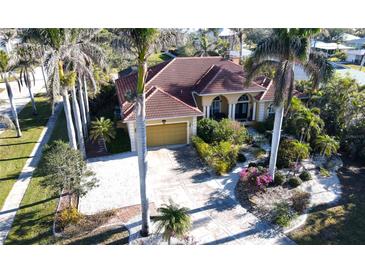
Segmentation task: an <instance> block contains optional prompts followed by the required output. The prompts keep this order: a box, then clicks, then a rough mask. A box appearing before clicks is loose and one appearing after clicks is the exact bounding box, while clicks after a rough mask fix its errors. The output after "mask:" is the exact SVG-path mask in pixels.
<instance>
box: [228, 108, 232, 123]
mask: <svg viewBox="0 0 365 274" xmlns="http://www.w3.org/2000/svg"><path fill="white" fill-rule="evenodd" d="M232 108H233V105H232V104H228V119H230V120H232V119H233V116H232Z"/></svg>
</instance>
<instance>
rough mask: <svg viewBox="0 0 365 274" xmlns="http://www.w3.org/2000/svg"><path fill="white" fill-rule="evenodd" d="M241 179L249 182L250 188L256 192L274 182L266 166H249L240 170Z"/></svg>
mask: <svg viewBox="0 0 365 274" xmlns="http://www.w3.org/2000/svg"><path fill="white" fill-rule="evenodd" d="M240 181H241V182H243V183H245V184H247V186H248V187H249V189H250V190H251V191H254V192H255V191H258V190H263V189H265V188H266V187H267V186H268V185H269V184H270V183H271V182H272V177H271V176H270V175H269V173H268V171H267V169H266V168H263V167H248V168H244V169H242V171H241V172H240Z"/></svg>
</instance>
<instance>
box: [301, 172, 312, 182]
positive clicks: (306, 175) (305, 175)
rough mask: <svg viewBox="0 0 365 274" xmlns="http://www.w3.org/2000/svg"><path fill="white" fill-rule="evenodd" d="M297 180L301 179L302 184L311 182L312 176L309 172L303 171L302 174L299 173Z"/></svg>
mask: <svg viewBox="0 0 365 274" xmlns="http://www.w3.org/2000/svg"><path fill="white" fill-rule="evenodd" d="M299 178H300V179H302V181H303V182H306V181H309V180H312V175H311V174H310V173H309V171H307V170H304V171H303V172H302V173H300V175H299Z"/></svg>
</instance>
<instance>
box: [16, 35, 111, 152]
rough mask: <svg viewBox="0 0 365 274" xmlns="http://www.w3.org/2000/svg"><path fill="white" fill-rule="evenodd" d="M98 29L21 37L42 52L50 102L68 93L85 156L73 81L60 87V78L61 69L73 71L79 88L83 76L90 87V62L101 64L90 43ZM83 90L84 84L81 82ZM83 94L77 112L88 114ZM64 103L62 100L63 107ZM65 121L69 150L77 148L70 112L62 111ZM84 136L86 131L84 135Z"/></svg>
mask: <svg viewBox="0 0 365 274" xmlns="http://www.w3.org/2000/svg"><path fill="white" fill-rule="evenodd" d="M97 33H98V30H95V29H57V28H54V29H28V30H27V31H26V32H24V34H23V35H24V36H25V37H28V38H27V39H28V40H31V41H33V42H35V43H38V44H40V45H41V46H42V48H43V49H44V53H45V55H44V60H45V61H44V64H45V67H46V71H47V74H48V92H49V96H50V98H51V100H52V102H53V104H52V105H53V106H54V102H55V101H56V98H57V97H58V96H59V95H62V97H63V99H64V100H66V99H68V92H69V91H71V94H72V95H73V96H72V98H71V99H72V101H73V106H74V116H75V124H76V128H77V137H78V138H77V139H78V142H79V146H80V150H81V152H82V153H83V155H85V146H84V140H83V138H84V133H85V132H83V131H85V126H83V124H85V119H84V118H82V117H84V116H81V115H82V113H80V108H79V106H78V102H77V95H76V90H75V84H76V79H75V81H72V84H73V87H71V86H68V87H67V88H65V87H61V77H60V74H62V73H63V72H62V71H63V70H64V69H67V70H68V71H76V72H77V73H78V74H76V76H77V77H78V80H79V81H78V82H79V86H81V85H80V77H86V78H87V79H89V80H90V81H91V83H92V84H93V86H94V88H95V89H96V86H95V85H94V83H95V81H93V73H92V70H91V69H90V65H91V64H92V62H94V63H101V64H102V63H103V61H104V55H103V51H102V49H101V48H100V47H99V46H98V45H97V44H96V43H95V42H94V40H93V39H94V38H95V36H96V35H97ZM83 86H84V87H86V85H85V81H84V85H83ZM79 92H81V87H79ZM83 92H84V95H83V96H79V101H80V103H81V109H82V112H83V109H85V112H86V113H88V109H87V107H85V106H84V105H82V103H83V102H85V100H81V99H82V98H83V99H85V98H87V94H86V92H87V91H86V88H84V89H83ZM65 104H67V102H65V101H64V105H65ZM65 115H66V120H67V124H68V127H67V128H68V135H69V139H70V144H71V146H72V147H74V148H77V145H76V138H75V134H73V133H72V130H74V128H73V124H71V120H72V118H71V110H70V111H65ZM86 133H87V132H86Z"/></svg>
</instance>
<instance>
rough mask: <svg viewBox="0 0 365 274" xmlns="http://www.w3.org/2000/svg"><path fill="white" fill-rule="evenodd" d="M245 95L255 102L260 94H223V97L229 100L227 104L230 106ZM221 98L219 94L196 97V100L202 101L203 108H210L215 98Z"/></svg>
mask: <svg viewBox="0 0 365 274" xmlns="http://www.w3.org/2000/svg"><path fill="white" fill-rule="evenodd" d="M243 94H247V95H248V96H249V97H250V100H253V99H254V97H255V96H256V95H257V94H259V92H253V93H244V92H242V93H233V94H222V95H220V96H221V97H224V98H226V99H227V102H228V103H229V104H235V103H237V101H238V98H240V97H241V96H242V95H243ZM217 96H219V94H215V95H206V96H196V98H197V99H198V98H199V97H200V98H199V100H201V101H200V102H201V105H202V106H210V105H211V104H212V101H213V99H214V98H215V97H217Z"/></svg>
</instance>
